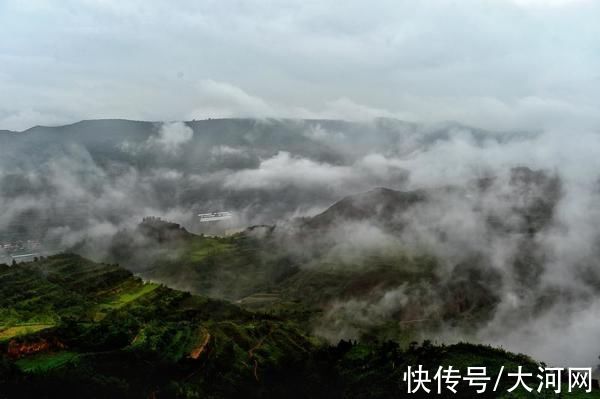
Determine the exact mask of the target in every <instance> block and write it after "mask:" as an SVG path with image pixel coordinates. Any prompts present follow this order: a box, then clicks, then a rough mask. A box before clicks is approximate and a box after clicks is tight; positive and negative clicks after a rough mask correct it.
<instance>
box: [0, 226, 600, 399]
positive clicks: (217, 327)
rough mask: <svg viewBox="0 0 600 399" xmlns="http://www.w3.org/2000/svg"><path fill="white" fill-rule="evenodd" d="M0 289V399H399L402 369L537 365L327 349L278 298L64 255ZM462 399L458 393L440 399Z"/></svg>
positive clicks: (486, 351)
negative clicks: (192, 289)
mask: <svg viewBox="0 0 600 399" xmlns="http://www.w3.org/2000/svg"><path fill="white" fill-rule="evenodd" d="M204 239H207V238H204ZM237 239H240V238H230V240H237ZM210 240H212V238H211V239H210ZM221 248H227V251H238V250H240V249H239V247H231V246H229V247H228V246H222V247H221ZM210 256H212V255H207V257H210ZM205 259H206V258H205ZM332 273H333V275H335V274H336V273H337V271H335V270H334V271H332ZM333 278H334V277H332V279H333ZM314 281H315V284H316V285H317V286H320V285H319V284H318V279H317V278H315V280H314ZM0 291H1V292H2V296H0V305H1V306H2V313H1V315H2V316H1V317H2V318H1V319H0V324H1V325H3V326H5V327H3V329H2V330H1V331H2V334H3V336H4V339H3V340H2V341H0V354H1V355H0V393H1V395H2V397H3V398H4V397H6V398H29V397H31V398H33V397H35V398H39V397H90V398H96V397H106V398H131V397H133V398H148V397H158V398H175V397H176V398H231V397H244V398H278V397H282V398H283V397H285V398H328V399H338V398H339V399H342V398H389V397H395V396H400V397H401V396H403V395H405V393H406V390H407V386H406V382H404V380H403V374H402V373H403V372H404V371H405V370H406V369H407V367H408V366H415V365H418V364H422V365H423V366H424V367H425V368H426V369H428V370H430V372H431V373H432V375H433V373H435V370H436V369H437V367H438V366H440V365H452V366H454V367H458V368H459V369H460V370H462V371H464V370H466V368H467V367H469V366H486V367H488V370H489V372H490V373H494V372H497V370H499V368H500V367H501V366H504V367H505V368H506V369H507V370H515V369H516V367H517V366H519V365H522V366H524V367H525V368H526V370H530V371H533V372H535V371H537V366H538V365H537V363H536V362H535V361H533V360H532V359H529V358H527V357H525V356H522V355H515V354H511V353H508V352H505V351H502V350H498V349H494V348H490V347H485V346H476V345H470V344H457V345H452V346H435V345H431V344H430V343H429V342H424V343H423V344H422V345H417V344H416V343H411V344H407V345H400V344H398V343H395V342H392V341H378V340H377V338H376V337H373V338H371V339H368V340H364V341H363V342H361V343H358V342H348V341H341V342H339V344H337V345H335V346H330V345H328V344H326V343H325V342H322V341H321V340H319V339H318V338H315V337H314V336H312V335H311V334H310V333H309V330H308V328H307V327H308V326H307V324H306V322H305V320H307V319H308V318H310V317H311V316H310V315H314V312H318V311H317V310H314V309H313V310H311V308H310V307H308V306H307V305H305V304H304V303H302V302H298V301H294V300H291V299H289V298H283V297H284V295H286V294H282V293H278V292H265V293H257V294H254V295H252V296H249V297H247V298H245V299H244V300H243V301H241V302H242V303H244V302H245V306H248V307H252V306H254V307H255V309H254V311H252V312H250V311H248V310H245V309H243V308H241V307H239V306H236V305H233V304H231V303H228V302H225V301H219V300H213V299H208V298H206V297H200V296H194V295H191V294H189V293H186V292H181V291H176V290H173V289H169V288H166V287H164V286H161V285H158V284H155V283H145V282H144V281H142V280H141V279H139V278H137V277H135V276H133V275H132V274H131V273H129V272H127V271H125V270H123V269H121V268H119V267H118V266H116V265H111V264H98V263H94V262H90V261H88V260H86V259H84V258H81V257H79V256H76V255H67V254H64V255H56V256H52V257H49V258H47V259H43V260H40V261H37V262H32V263H27V264H21V265H19V266H16V267H4V266H2V267H0ZM264 309H269V311H268V312H266V313H265V312H264ZM35 320H52V321H53V322H52V323H49V322H46V323H37V324H35V323H34V321H35ZM19 323H20V324H19ZM506 384H508V381H507V382H506ZM506 387H507V386H504V385H502V386H501V390H499V392H498V396H502V395H504V392H502V390H505V389H506ZM473 395H474V393H473V390H472V387H469V386H467V385H465V384H463V385H461V386H460V387H459V393H458V394H456V395H447V396H453V397H460V398H470V397H473ZM413 396H414V397H419V396H418V395H413ZM554 396H555V395H551V393H548V392H546V393H544V396H540V397H554ZM504 397H527V396H522V393H515V394H514V395H512V396H506V395H504ZM563 397H575V398H576V397H577V396H576V395H575V394H573V395H571V396H568V395H564V396H563ZM586 397H590V396H586ZM591 397H594V396H591Z"/></svg>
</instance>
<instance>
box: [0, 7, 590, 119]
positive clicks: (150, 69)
mask: <svg viewBox="0 0 600 399" xmlns="http://www.w3.org/2000/svg"><path fill="white" fill-rule="evenodd" d="M599 3H600V1H595V0H587V1H586V0H455V1H449V0H420V1H415V0H408V1H403V0H390V1H354V0H344V1H324V0H317V1H313V0H287V1H276V0H261V1H241V0H240V1H228V0H216V1H192V0H190V1H167V0H127V1H124V0H56V1H51V0H26V1H21V0H0V65H1V67H0V129H3V128H4V129H16V130H22V129H26V128H28V127H31V126H33V125H37V124H45V125H52V124H63V123H70V122H75V121H78V120H81V119H91V118H113V117H118V118H130V119H144V120H188V119H194V118H195V119H200V118H207V117H228V116H253V117H271V116H272V117H329V118H343V119H365V118H370V117H374V116H390V117H397V118H401V119H407V120H413V121H423V122H437V121H445V120H455V121H459V122H463V123H467V124H473V125H478V126H482V127H488V128H495V129H519V128H527V129H538V128H542V129H550V128H556V127H565V126H567V127H573V126H576V127H577V128H585V129H596V128H597V127H598V126H600V112H599V111H600V110H599V108H600V4H599Z"/></svg>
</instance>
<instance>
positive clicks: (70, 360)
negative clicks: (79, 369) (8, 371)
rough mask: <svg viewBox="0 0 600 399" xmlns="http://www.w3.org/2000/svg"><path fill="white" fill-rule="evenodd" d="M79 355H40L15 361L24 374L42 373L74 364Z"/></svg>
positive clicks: (72, 353)
mask: <svg viewBox="0 0 600 399" xmlns="http://www.w3.org/2000/svg"><path fill="white" fill-rule="evenodd" d="M78 357H79V355H78V354H77V353H74V352H68V351H63V352H57V353H42V354H39V355H34V356H30V357H26V358H22V359H19V360H17V361H16V364H17V366H18V367H19V368H20V369H21V370H22V371H24V372H26V373H43V372H46V371H49V370H52V369H56V368H59V367H62V366H65V365H67V364H74V363H75V362H76V361H77V359H78Z"/></svg>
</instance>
